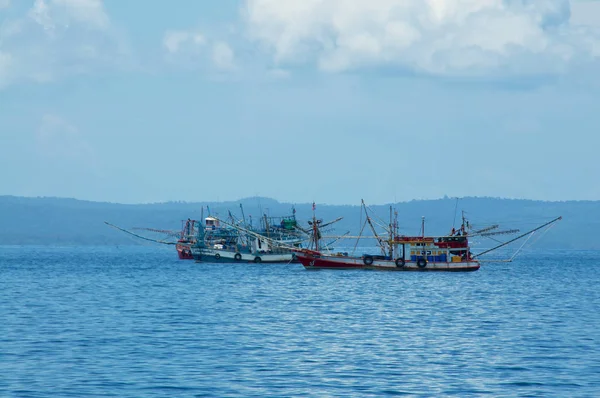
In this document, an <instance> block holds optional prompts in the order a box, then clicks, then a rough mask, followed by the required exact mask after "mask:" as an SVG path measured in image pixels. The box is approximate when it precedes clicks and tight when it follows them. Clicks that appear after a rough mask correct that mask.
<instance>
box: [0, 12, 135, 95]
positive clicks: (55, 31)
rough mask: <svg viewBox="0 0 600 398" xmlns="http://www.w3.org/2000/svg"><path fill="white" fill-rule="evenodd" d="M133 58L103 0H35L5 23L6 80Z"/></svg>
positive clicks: (1, 48)
mask: <svg viewBox="0 0 600 398" xmlns="http://www.w3.org/2000/svg"><path fill="white" fill-rule="evenodd" d="M0 1H1V0H0ZM2 60H3V61H2ZM7 60H8V61H7ZM129 63H130V52H129V49H128V48H127V45H126V43H125V41H124V40H123V38H122V36H121V35H120V34H118V33H117V32H116V30H115V29H114V28H113V27H112V26H111V23H110V19H109V17H108V15H107V13H106V11H105V9H104V5H103V3H102V1H101V0H35V2H33V5H32V7H31V8H30V9H29V10H27V11H26V12H25V13H24V14H23V15H21V16H20V17H13V18H11V19H6V20H5V21H4V22H3V23H2V24H1V25H0V85H1V84H2V83H4V85H7V84H10V83H14V82H17V81H23V80H33V81H38V82H47V81H51V80H54V79H56V78H60V77H62V76H65V75H70V74H81V73H89V72H91V71H94V70H97V69H102V68H107V67H108V68H113V67H126V66H128V65H129Z"/></svg>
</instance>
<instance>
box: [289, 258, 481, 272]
mask: <svg viewBox="0 0 600 398" xmlns="http://www.w3.org/2000/svg"><path fill="white" fill-rule="evenodd" d="M296 257H297V258H298V261H299V262H300V263H302V265H303V266H304V268H306V269H309V270H318V269H367V270H378V271H416V272H424V271H446V272H470V271H477V270H478V269H479V267H480V265H479V262H477V261H472V260H471V261H461V262H433V261H431V262H425V265H423V263H421V264H420V266H419V264H417V262H414V261H406V262H405V263H404V265H401V263H400V264H399V265H396V262H395V261H394V260H386V259H373V260H372V262H371V263H370V264H368V263H367V262H366V261H365V258H364V257H350V256H336V255H315V254H307V253H296Z"/></svg>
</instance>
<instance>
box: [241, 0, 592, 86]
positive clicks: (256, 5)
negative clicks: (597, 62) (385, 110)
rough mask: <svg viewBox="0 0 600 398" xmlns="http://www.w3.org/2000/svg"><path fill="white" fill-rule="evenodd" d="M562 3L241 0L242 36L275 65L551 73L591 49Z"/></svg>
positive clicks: (547, 0)
mask: <svg viewBox="0 0 600 398" xmlns="http://www.w3.org/2000/svg"><path fill="white" fill-rule="evenodd" d="M569 17H570V4H569V2H568V0H370V1H361V0H289V1H281V0H246V8H245V18H246V22H247V25H248V32H249V35H250V38H251V39H252V40H255V41H257V42H259V43H260V44H262V46H263V48H264V49H265V50H266V51H268V53H269V54H271V55H272V56H273V59H274V61H275V62H276V63H277V64H278V65H284V66H285V65H297V64H312V63H314V64H316V65H318V67H319V68H320V69H322V70H326V71H348V70H356V69H360V68H382V67H383V68H400V69H408V70H412V71H417V72H420V73H426V74H435V75H461V74H472V73H477V74H486V73H490V72H501V73H510V74H520V73H536V72H546V73H556V72H559V71H562V70H563V69H564V68H565V67H566V66H567V65H568V64H569V63H570V62H571V61H573V60H576V59H578V57H580V56H590V55H591V56H596V55H597V54H596V53H595V52H594V50H593V49H594V48H595V47H596V44H595V43H598V37H599V36H598V35H592V34H591V32H590V31H587V30H585V29H581V28H578V27H573V26H572V25H571V24H570V23H569Z"/></svg>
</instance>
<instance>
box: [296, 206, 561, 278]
mask: <svg viewBox="0 0 600 398" xmlns="http://www.w3.org/2000/svg"><path fill="white" fill-rule="evenodd" d="M362 207H363V208H364V210H365V214H366V215H367V217H366V221H365V224H367V223H368V224H369V226H370V227H371V229H372V230H373V233H374V238H375V239H376V240H377V242H378V246H379V248H380V250H381V254H380V255H373V254H363V255H361V256H350V255H348V253H326V252H324V251H323V250H321V248H320V247H319V242H320V240H321V239H320V232H319V225H320V224H321V222H320V220H317V219H316V217H315V216H314V205H313V221H312V222H311V223H310V225H311V227H312V235H313V239H312V242H314V248H308V249H297V250H295V252H296V257H297V259H298V261H299V262H300V263H302V265H303V266H304V268H305V269H308V270H318V269H369V270H388V271H451V272H469V271H477V270H478V269H479V268H480V266H481V264H480V261H479V259H478V258H477V257H479V256H481V255H482V254H485V253H489V252H491V251H493V250H496V249H498V248H500V247H502V246H505V245H507V244H509V243H511V242H514V241H516V240H518V239H520V238H523V237H525V236H527V235H529V234H532V233H533V232H535V231H537V230H539V229H541V228H544V227H546V226H548V225H551V224H552V223H554V222H556V221H558V220H560V219H561V217H558V218H556V219H554V220H552V221H550V222H548V223H545V224H543V225H541V226H539V227H537V228H534V229H533V230H531V231H528V232H526V233H524V234H522V235H520V236H518V237H516V238H515V239H511V240H510V241H508V242H504V243H501V244H500V245H497V246H496V247H494V248H491V249H489V250H486V251H485V252H482V253H479V254H478V255H474V254H472V253H471V247H470V245H469V237H470V236H485V235H487V236H489V235H492V234H504V233H508V232H511V233H512V232H518V230H510V231H499V232H491V231H489V230H490V229H493V227H492V228H487V229H484V230H481V231H477V232H476V233H473V234H472V235H471V230H470V228H469V222H468V220H466V218H465V216H464V213H463V217H462V225H461V226H460V228H459V229H458V230H455V229H454V228H452V230H451V232H450V233H449V234H448V235H445V236H426V235H425V219H424V218H423V219H422V228H421V231H422V233H421V235H419V236H405V235H398V233H397V230H398V223H397V213H396V221H394V222H392V220H391V208H390V223H389V228H388V231H387V232H388V233H387V236H381V235H379V234H377V232H376V231H375V228H374V226H373V220H372V218H371V217H370V215H369V214H368V213H367V208H366V206H365V204H364V201H363V202H362ZM494 227H496V226H494ZM363 228H364V226H363ZM358 238H360V236H359V237H358Z"/></svg>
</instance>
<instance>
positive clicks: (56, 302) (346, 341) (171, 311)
mask: <svg viewBox="0 0 600 398" xmlns="http://www.w3.org/2000/svg"><path fill="white" fill-rule="evenodd" d="M599 286H600V252H553V253H526V254H524V255H522V256H521V257H518V259H517V260H516V261H515V262H513V263H510V264H498V263H495V264H490V265H487V266H483V267H482V269H481V270H479V271H477V272H474V273H464V274H453V273H401V272H374V271H305V270H304V269H303V268H302V266H301V265H298V264H289V265H265V264H258V265H255V264H250V265H241V264H225V265H216V264H197V263H194V262H193V261H181V260H178V259H176V256H175V253H174V250H173V251H171V250H165V249H163V248H154V247H137V248H130V247H127V248H116V247H105V248H42V247H0V303H1V304H0V396H7V397H12V396H15V397H17V396H19V397H50V396H52V397H55V396H60V397H67V396H74V397H84V396H114V397H166V396H178V397H179V396H181V397H193V396H199V397H201V396H214V397H225V396H256V397H266V396H278V397H286V396H314V397H327V396H364V397H369V396H377V397H380V396H387V395H413V396H421V395H422V396H460V397H466V396H483V395H489V396H494V397H498V396H532V397H533V396H535V397H540V396H549V397H550V396H552V397H567V396H568V397H592V396H600V289H599Z"/></svg>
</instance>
